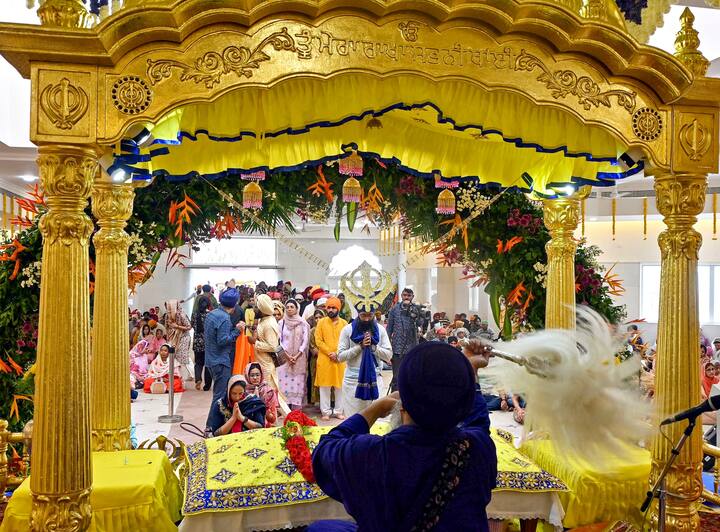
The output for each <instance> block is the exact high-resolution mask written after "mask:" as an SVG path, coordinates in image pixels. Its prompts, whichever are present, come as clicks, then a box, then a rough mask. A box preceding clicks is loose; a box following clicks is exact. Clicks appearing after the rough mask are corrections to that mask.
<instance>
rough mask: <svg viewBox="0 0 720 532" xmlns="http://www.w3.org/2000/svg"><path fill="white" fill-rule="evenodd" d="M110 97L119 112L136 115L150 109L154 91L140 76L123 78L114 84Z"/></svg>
mask: <svg viewBox="0 0 720 532" xmlns="http://www.w3.org/2000/svg"><path fill="white" fill-rule="evenodd" d="M110 97H111V98H112V102H113V105H114V106H115V108H116V109H117V110H118V111H120V112H121V113H125V114H126V115H136V114H138V113H142V112H143V111H144V110H145V109H147V108H148V107H149V105H150V102H152V90H151V89H150V87H148V84H147V83H145V80H144V79H142V78H141V77H139V76H123V77H122V78H120V79H119V80H117V81H116V82H115V83H114V84H113V86H112V91H111V93H110Z"/></svg>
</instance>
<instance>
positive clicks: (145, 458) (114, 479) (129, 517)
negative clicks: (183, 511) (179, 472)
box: [0, 449, 182, 532]
mask: <svg viewBox="0 0 720 532" xmlns="http://www.w3.org/2000/svg"><path fill="white" fill-rule="evenodd" d="M92 467H93V485H92V492H91V494H90V503H91V504H92V509H93V517H92V522H91V523H90V529H89V530H90V532H96V531H97V532H100V531H102V532H127V531H128V530H153V531H157V532H172V531H177V527H176V526H175V522H176V521H179V520H180V517H181V516H180V505H181V503H182V493H181V491H180V483H179V482H178V479H177V477H176V476H175V474H174V473H173V470H172V466H171V465H170V461H169V460H168V457H167V455H166V454H165V453H164V452H163V451H157V450H140V449H139V450H134V451H119V452H112V453H109V452H108V453H103V452H95V453H93V455H92ZM31 509H32V496H31V493H30V479H29V478H28V479H26V480H25V481H24V482H23V483H22V484H21V485H20V487H19V488H18V489H17V490H15V493H13V495H12V497H11V498H10V502H9V504H8V506H7V508H6V510H5V516H4V518H3V521H2V525H0V531H1V532H17V531H20V530H30V512H31Z"/></svg>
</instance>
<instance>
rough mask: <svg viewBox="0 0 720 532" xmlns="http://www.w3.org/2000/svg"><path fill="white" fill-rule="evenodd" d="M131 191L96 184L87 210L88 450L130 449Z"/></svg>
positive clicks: (111, 184)
mask: <svg viewBox="0 0 720 532" xmlns="http://www.w3.org/2000/svg"><path fill="white" fill-rule="evenodd" d="M134 196H135V192H134V189H133V186H132V185H130V184H116V183H110V182H98V183H96V184H95V187H94V189H93V195H92V211H93V214H94V215H95V218H96V219H97V223H98V225H99V226H100V230H99V231H98V232H97V233H95V236H94V237H93V243H94V245H95V305H94V307H93V311H94V317H93V323H94V329H93V331H94V332H95V335H96V336H95V341H94V342H93V356H92V360H91V361H90V372H91V387H90V394H91V404H92V429H93V430H92V449H93V450H95V451H118V450H122V449H129V448H130V403H129V402H128V400H127V395H126V393H124V392H125V391H127V385H128V384H127V383H128V380H127V379H128V358H127V346H128V341H129V338H128V329H127V327H124V326H123V324H124V323H125V322H126V321H127V307H126V298H125V297H123V294H127V290H128V284H127V264H128V258H127V254H128V245H129V243H130V238H129V237H128V235H127V233H126V232H125V224H126V223H127V220H128V218H130V216H131V215H132V208H133V198H134Z"/></svg>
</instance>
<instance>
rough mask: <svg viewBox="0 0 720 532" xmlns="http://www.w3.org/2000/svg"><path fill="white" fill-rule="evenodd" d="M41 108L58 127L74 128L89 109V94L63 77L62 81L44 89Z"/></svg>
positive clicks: (41, 95) (41, 96)
mask: <svg viewBox="0 0 720 532" xmlns="http://www.w3.org/2000/svg"><path fill="white" fill-rule="evenodd" d="M40 108H41V109H42V110H43V112H44V113H45V114H46V115H47V116H48V118H50V120H52V122H53V124H55V127H57V128H58V129H72V127H73V126H74V125H75V124H76V123H77V121H78V120H80V119H81V118H82V117H83V115H84V114H85V113H86V112H87V110H88V95H87V93H86V92H85V91H84V90H83V89H82V88H80V87H77V86H75V85H73V84H72V83H70V80H69V79H67V78H62V79H61V80H60V83H58V84H56V85H54V84H49V85H46V86H45V88H44V89H43V90H42V92H41V93H40Z"/></svg>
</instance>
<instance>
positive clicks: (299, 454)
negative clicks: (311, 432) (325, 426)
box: [282, 410, 317, 483]
mask: <svg viewBox="0 0 720 532" xmlns="http://www.w3.org/2000/svg"><path fill="white" fill-rule="evenodd" d="M315 426H317V423H315V422H314V421H313V420H312V419H310V418H309V417H307V416H306V415H305V414H303V413H302V411H301V410H294V411H292V412H290V413H289V414H288V415H287V417H286V418H285V423H284V425H283V428H282V437H283V440H284V441H285V445H284V447H285V449H286V450H287V452H288V454H289V455H290V460H292V462H293V464H295V467H297V469H298V471H300V474H301V475H302V476H303V478H304V479H305V480H307V481H308V482H310V483H314V482H315V475H314V474H313V468H312V455H311V453H310V447H308V443H307V440H306V439H305V435H306V434H307V427H315Z"/></svg>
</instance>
